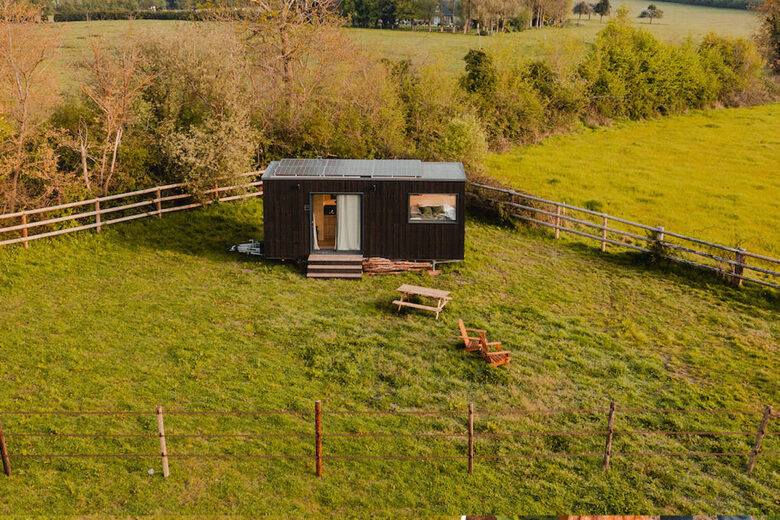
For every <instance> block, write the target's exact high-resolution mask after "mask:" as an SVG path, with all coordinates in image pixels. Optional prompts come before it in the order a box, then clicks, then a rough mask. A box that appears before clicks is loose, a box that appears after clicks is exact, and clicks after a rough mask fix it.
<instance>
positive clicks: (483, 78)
mask: <svg viewBox="0 0 780 520" xmlns="http://www.w3.org/2000/svg"><path fill="white" fill-rule="evenodd" d="M463 60H464V61H465V62H466V74H465V75H464V76H462V77H461V78H460V85H461V87H462V88H463V90H465V91H466V92H469V93H471V94H478V95H480V96H488V95H490V94H491V93H492V92H493V91H494V90H495V88H496V84H497V83H498V73H497V72H496V67H495V65H493V60H492V59H491V57H490V56H489V55H488V54H487V53H486V52H485V51H483V50H477V49H471V50H470V51H469V52H468V53H467V54H466V56H465V57H464V58H463Z"/></svg>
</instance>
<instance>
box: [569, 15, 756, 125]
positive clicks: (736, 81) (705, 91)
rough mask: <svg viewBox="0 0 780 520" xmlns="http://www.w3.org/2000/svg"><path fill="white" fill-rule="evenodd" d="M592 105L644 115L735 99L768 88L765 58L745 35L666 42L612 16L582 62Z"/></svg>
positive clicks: (614, 113)
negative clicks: (763, 76)
mask: <svg viewBox="0 0 780 520" xmlns="http://www.w3.org/2000/svg"><path fill="white" fill-rule="evenodd" d="M580 73H581V75H582V76H583V78H585V80H586V81H587V83H588V97H589V98H590V99H591V106H592V109H593V110H595V111H596V112H598V113H599V114H601V115H604V116H607V117H628V118H631V119H640V118H646V117H653V116H657V115H664V114H672V113H679V112H682V111H684V110H688V109H691V108H705V107H707V106H711V105H713V104H715V103H716V102H721V103H726V104H735V103H738V102H740V100H744V99H746V98H747V97H755V96H759V95H761V93H762V92H763V87H762V83H761V81H760V75H761V60H760V57H759V56H758V53H757V51H756V49H755V47H753V46H752V45H751V44H750V43H748V42H747V41H745V40H743V39H730V38H720V37H717V36H714V35H710V36H707V37H706V38H705V39H704V41H703V42H702V43H701V44H700V45H698V46H697V45H695V44H694V43H693V42H691V41H687V42H684V43H682V44H681V45H677V46H675V45H665V44H663V43H661V42H659V41H658V40H657V39H655V37H653V36H652V35H651V34H649V33H647V32H645V31H642V30H639V29H636V28H634V27H632V26H631V25H630V24H629V23H627V22H626V21H625V20H622V19H619V20H613V21H610V22H609V24H608V25H607V27H606V28H605V29H604V30H603V31H602V32H600V33H599V34H598V36H597V38H596V44H595V47H594V49H593V51H592V52H591V53H590V55H589V56H588V57H587V58H586V60H585V62H584V63H583V64H582V66H581V67H580Z"/></svg>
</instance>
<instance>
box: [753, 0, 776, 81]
mask: <svg viewBox="0 0 780 520" xmlns="http://www.w3.org/2000/svg"><path fill="white" fill-rule="evenodd" d="M758 9H759V11H760V12H761V14H760V19H761V23H760V26H759V28H758V31H757V32H756V35H755V40H756V44H757V45H758V48H759V50H760V51H761V54H762V55H763V56H764V59H766V61H767V65H768V66H769V68H770V70H772V71H773V72H774V73H775V74H780V0H764V3H763V4H762V5H761V6H760V7H759V8H758Z"/></svg>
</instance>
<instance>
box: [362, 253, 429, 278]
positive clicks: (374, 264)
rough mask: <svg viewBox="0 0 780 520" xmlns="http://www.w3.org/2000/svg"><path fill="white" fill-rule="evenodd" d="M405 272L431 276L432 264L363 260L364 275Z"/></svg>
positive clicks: (385, 259)
mask: <svg viewBox="0 0 780 520" xmlns="http://www.w3.org/2000/svg"><path fill="white" fill-rule="evenodd" d="M407 271H431V274H433V273H434V271H433V263H432V262H405V261H402V260H397V261H396V260H388V259H387V258H380V257H372V258H366V259H365V260H363V272H365V273H366V274H397V273H405V272H407ZM437 274H438V273H437Z"/></svg>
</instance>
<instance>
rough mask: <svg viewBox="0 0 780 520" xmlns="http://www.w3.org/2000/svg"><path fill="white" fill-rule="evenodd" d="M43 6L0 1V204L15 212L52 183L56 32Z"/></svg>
mask: <svg viewBox="0 0 780 520" xmlns="http://www.w3.org/2000/svg"><path fill="white" fill-rule="evenodd" d="M41 20H42V18H41V8H40V7H38V6H35V5H33V4H32V3H31V2H29V1H28V0H0V136H1V137H2V140H1V141H0V209H2V212H13V211H15V210H16V209H17V208H18V207H20V206H23V205H26V204H28V203H29V202H30V201H31V200H30V199H31V198H32V197H33V196H34V193H33V191H35V192H36V193H37V194H38V195H46V194H48V193H47V189H46V188H45V187H44V188H43V193H41V190H40V189H39V190H34V188H29V189H28V187H30V186H40V185H41V184H43V185H44V186H49V187H51V184H52V183H41V181H42V180H43V179H45V178H47V177H52V176H54V175H56V173H57V169H56V159H55V158H54V154H53V150H52V149H51V147H50V146H49V143H48V142H47V139H46V138H45V132H44V125H45V123H46V120H47V118H48V117H49V115H50V114H51V113H52V111H53V109H54V106H55V103H56V101H57V89H56V84H55V83H54V81H55V79H56V78H55V75H54V74H52V73H49V71H48V67H49V65H50V64H51V63H52V60H53V58H54V56H55V53H56V51H57V48H58V46H59V35H58V34H57V33H55V32H53V29H52V28H51V27H48V26H47V25H45V24H43V23H41Z"/></svg>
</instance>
